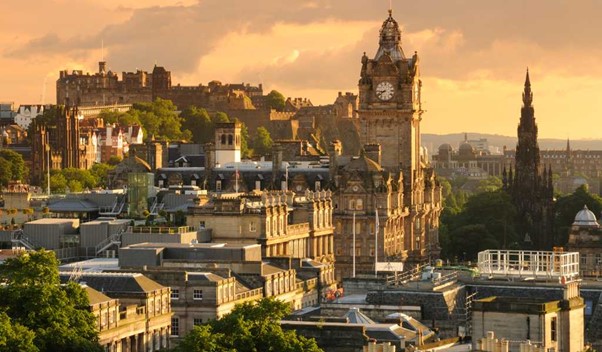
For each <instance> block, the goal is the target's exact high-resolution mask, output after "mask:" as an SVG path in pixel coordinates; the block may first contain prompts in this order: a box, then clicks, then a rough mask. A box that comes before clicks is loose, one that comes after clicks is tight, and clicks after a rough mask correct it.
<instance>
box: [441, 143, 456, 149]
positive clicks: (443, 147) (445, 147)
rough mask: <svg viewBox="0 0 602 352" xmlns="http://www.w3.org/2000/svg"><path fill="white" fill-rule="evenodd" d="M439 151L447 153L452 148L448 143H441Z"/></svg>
mask: <svg viewBox="0 0 602 352" xmlns="http://www.w3.org/2000/svg"><path fill="white" fill-rule="evenodd" d="M439 150H448V151H452V150H453V148H452V146H451V145H450V144H448V143H443V144H441V145H440V146H439Z"/></svg>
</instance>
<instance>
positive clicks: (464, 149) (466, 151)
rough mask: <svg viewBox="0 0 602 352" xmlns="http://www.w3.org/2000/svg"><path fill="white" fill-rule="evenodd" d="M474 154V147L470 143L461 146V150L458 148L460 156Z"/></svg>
mask: <svg viewBox="0 0 602 352" xmlns="http://www.w3.org/2000/svg"><path fill="white" fill-rule="evenodd" d="M474 153H475V150H474V147H473V146H472V145H471V144H470V143H468V142H464V143H462V144H460V148H458V154H460V156H473V155H474Z"/></svg>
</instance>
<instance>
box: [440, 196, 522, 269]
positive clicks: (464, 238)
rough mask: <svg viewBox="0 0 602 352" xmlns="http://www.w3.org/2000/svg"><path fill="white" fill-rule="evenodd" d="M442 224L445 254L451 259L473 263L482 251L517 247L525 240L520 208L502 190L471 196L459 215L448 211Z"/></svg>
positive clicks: (443, 251) (444, 214) (441, 233)
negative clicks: (519, 222)
mask: <svg viewBox="0 0 602 352" xmlns="http://www.w3.org/2000/svg"><path fill="white" fill-rule="evenodd" d="M441 224H442V226H441V229H440V236H441V244H442V247H443V248H442V255H443V257H446V258H449V259H452V258H454V257H457V258H463V257H464V259H467V260H471V259H475V258H476V254H477V252H478V251H480V250H483V249H491V248H515V247H517V246H518V245H519V244H520V243H521V241H522V238H520V237H519V235H518V234H519V231H517V223H516V208H515V207H514V204H513V203H512V200H511V198H510V196H509V195H508V194H507V193H506V192H504V191H502V190H497V191H494V192H483V193H479V194H475V195H473V196H471V197H470V198H468V200H467V201H466V204H465V205H464V207H463V208H462V209H461V210H460V211H459V212H458V213H452V212H446V211H444V212H443V213H442V216H441ZM475 241H476V242H479V243H474V242H475ZM464 253H466V254H465V255H464Z"/></svg>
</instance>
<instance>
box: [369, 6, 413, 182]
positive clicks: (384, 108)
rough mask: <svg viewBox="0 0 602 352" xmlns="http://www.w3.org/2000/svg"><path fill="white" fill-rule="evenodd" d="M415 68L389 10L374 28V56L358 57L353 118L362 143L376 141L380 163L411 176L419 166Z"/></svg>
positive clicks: (410, 178)
mask: <svg viewBox="0 0 602 352" xmlns="http://www.w3.org/2000/svg"><path fill="white" fill-rule="evenodd" d="M420 89H421V81H420V71H419V59H418V55H417V54H416V53H414V55H413V56H412V57H411V58H407V57H406V56H405V54H404V52H403V49H402V48H401V30H400V29H399V25H398V24H397V21H395V19H393V16H392V11H391V10H389V17H388V18H387V19H386V20H385V21H384V23H383V25H382V28H381V30H380V41H379V48H378V51H377V52H376V55H375V56H374V59H369V58H368V57H367V56H366V54H365V53H364V56H363V57H362V70H361V77H360V81H359V98H360V106H359V111H358V113H359V118H360V121H361V132H360V133H361V139H362V144H364V145H365V144H374V143H379V144H380V145H381V147H382V166H383V167H384V168H385V169H387V170H389V171H393V172H396V171H399V170H403V171H404V176H405V177H409V179H408V181H409V180H413V179H414V178H415V177H416V176H417V175H415V174H416V173H417V172H419V170H420V120H421V116H422V113H423V111H422V108H421V103H420Z"/></svg>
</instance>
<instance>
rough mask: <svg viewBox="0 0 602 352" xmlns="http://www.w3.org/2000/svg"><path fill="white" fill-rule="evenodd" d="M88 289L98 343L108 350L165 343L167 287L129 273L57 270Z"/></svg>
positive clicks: (150, 348)
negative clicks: (63, 271) (79, 272)
mask: <svg viewBox="0 0 602 352" xmlns="http://www.w3.org/2000/svg"><path fill="white" fill-rule="evenodd" d="M73 278H76V279H77V280H78V281H80V283H82V285H84V289H85V290H86V292H87V293H88V298H89V300H90V309H91V311H92V314H94V317H95V320H96V327H97V329H98V338H99V343H100V345H101V346H102V347H103V348H104V350H105V351H109V352H122V351H123V352H126V351H131V352H143V351H159V350H162V349H165V348H167V347H169V334H170V331H171V317H172V311H171V301H170V296H171V295H170V292H171V291H170V288H169V287H166V286H162V285H160V284H158V283H157V282H155V281H153V280H151V279H149V278H147V277H145V276H143V275H141V274H133V273H83V274H81V275H80V274H77V273H67V272H65V273H61V281H63V282H64V281H67V280H70V279H73Z"/></svg>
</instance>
